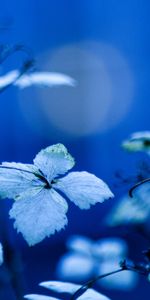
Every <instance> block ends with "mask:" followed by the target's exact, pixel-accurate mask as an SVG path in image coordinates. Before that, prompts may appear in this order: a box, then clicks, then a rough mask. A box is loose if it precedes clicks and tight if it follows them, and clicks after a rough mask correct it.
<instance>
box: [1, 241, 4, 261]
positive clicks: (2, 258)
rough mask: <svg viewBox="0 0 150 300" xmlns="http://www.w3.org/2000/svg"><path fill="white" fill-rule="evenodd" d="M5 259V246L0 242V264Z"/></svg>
mask: <svg viewBox="0 0 150 300" xmlns="http://www.w3.org/2000/svg"><path fill="white" fill-rule="evenodd" d="M3 260H4V257H3V247H2V244H1V243H0V265H2V263H3Z"/></svg>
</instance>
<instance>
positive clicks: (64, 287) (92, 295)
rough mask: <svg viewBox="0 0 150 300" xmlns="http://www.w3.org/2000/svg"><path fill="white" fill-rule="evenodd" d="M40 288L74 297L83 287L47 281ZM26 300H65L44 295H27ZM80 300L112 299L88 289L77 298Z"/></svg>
mask: <svg viewBox="0 0 150 300" xmlns="http://www.w3.org/2000/svg"><path fill="white" fill-rule="evenodd" d="M40 286H42V287H45V288H47V289H49V290H51V291H53V292H56V293H67V294H71V295H73V294H74V293H75V292H76V291H77V290H78V289H79V288H81V287H82V286H81V285H78V284H74V283H70V282H61V281H46V282H41V283H40ZM24 298H25V299H28V300H63V299H65V298H64V297H63V298H54V297H48V296H44V295H35V294H31V295H26V296H24ZM76 299H78V300H110V298H108V297H106V296H104V295H102V294H100V293H98V292H96V291H95V290H93V289H88V290H87V291H85V292H84V294H82V295H81V296H79V297H77V298H76Z"/></svg>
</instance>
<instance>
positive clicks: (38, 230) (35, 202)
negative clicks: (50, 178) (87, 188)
mask: <svg viewBox="0 0 150 300" xmlns="http://www.w3.org/2000/svg"><path fill="white" fill-rule="evenodd" d="M67 208H68V206H67V203H66V201H65V200H64V199H63V198H62V197H61V196H60V195H59V194H58V193H57V192H55V191H54V190H53V189H50V190H49V189H47V190H46V189H43V190H42V191H40V192H39V193H37V194H36V195H35V194H34V195H33V196H32V197H23V198H22V199H20V200H19V201H16V202H15V203H14V204H13V207H12V209H11V210H10V217H11V218H14V219H15V223H14V227H15V228H17V230H18V232H21V233H22V235H23V237H24V238H25V240H26V241H27V243H28V244H29V245H30V246H31V245H35V244H37V243H39V242H41V241H42V240H43V239H44V238H45V237H49V236H50V235H52V234H54V233H55V231H60V230H61V229H62V228H64V226H65V225H66V224H67V217H66V212H67Z"/></svg>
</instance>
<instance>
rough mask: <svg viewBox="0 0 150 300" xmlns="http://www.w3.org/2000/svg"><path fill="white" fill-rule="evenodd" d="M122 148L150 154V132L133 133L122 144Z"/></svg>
mask: <svg viewBox="0 0 150 300" xmlns="http://www.w3.org/2000/svg"><path fill="white" fill-rule="evenodd" d="M122 147H123V148H124V149H125V150H127V151H130V152H136V151H144V152H146V153H148V154H150V131H139V132H135V133H133V134H132V135H131V136H130V137H129V138H128V139H127V140H125V141H124V142H123V143H122Z"/></svg>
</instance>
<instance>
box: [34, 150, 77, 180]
mask: <svg viewBox="0 0 150 300" xmlns="http://www.w3.org/2000/svg"><path fill="white" fill-rule="evenodd" d="M34 164H35V166H36V167H37V168H39V169H40V170H41V171H42V172H43V174H44V175H45V177H46V178H47V180H48V181H49V182H51V180H52V179H54V178H55V177H56V176H58V175H60V174H64V173H66V172H67V171H68V170H70V169H71V168H72V167H73V166H74V164H75V162H74V159H73V157H72V156H71V155H70V154H69V153H68V151H67V149H66V147H65V146H64V145H62V144H56V145H53V146H50V147H47V148H46V149H43V150H41V151H40V152H39V153H38V154H37V155H36V157H35V159H34Z"/></svg>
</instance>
